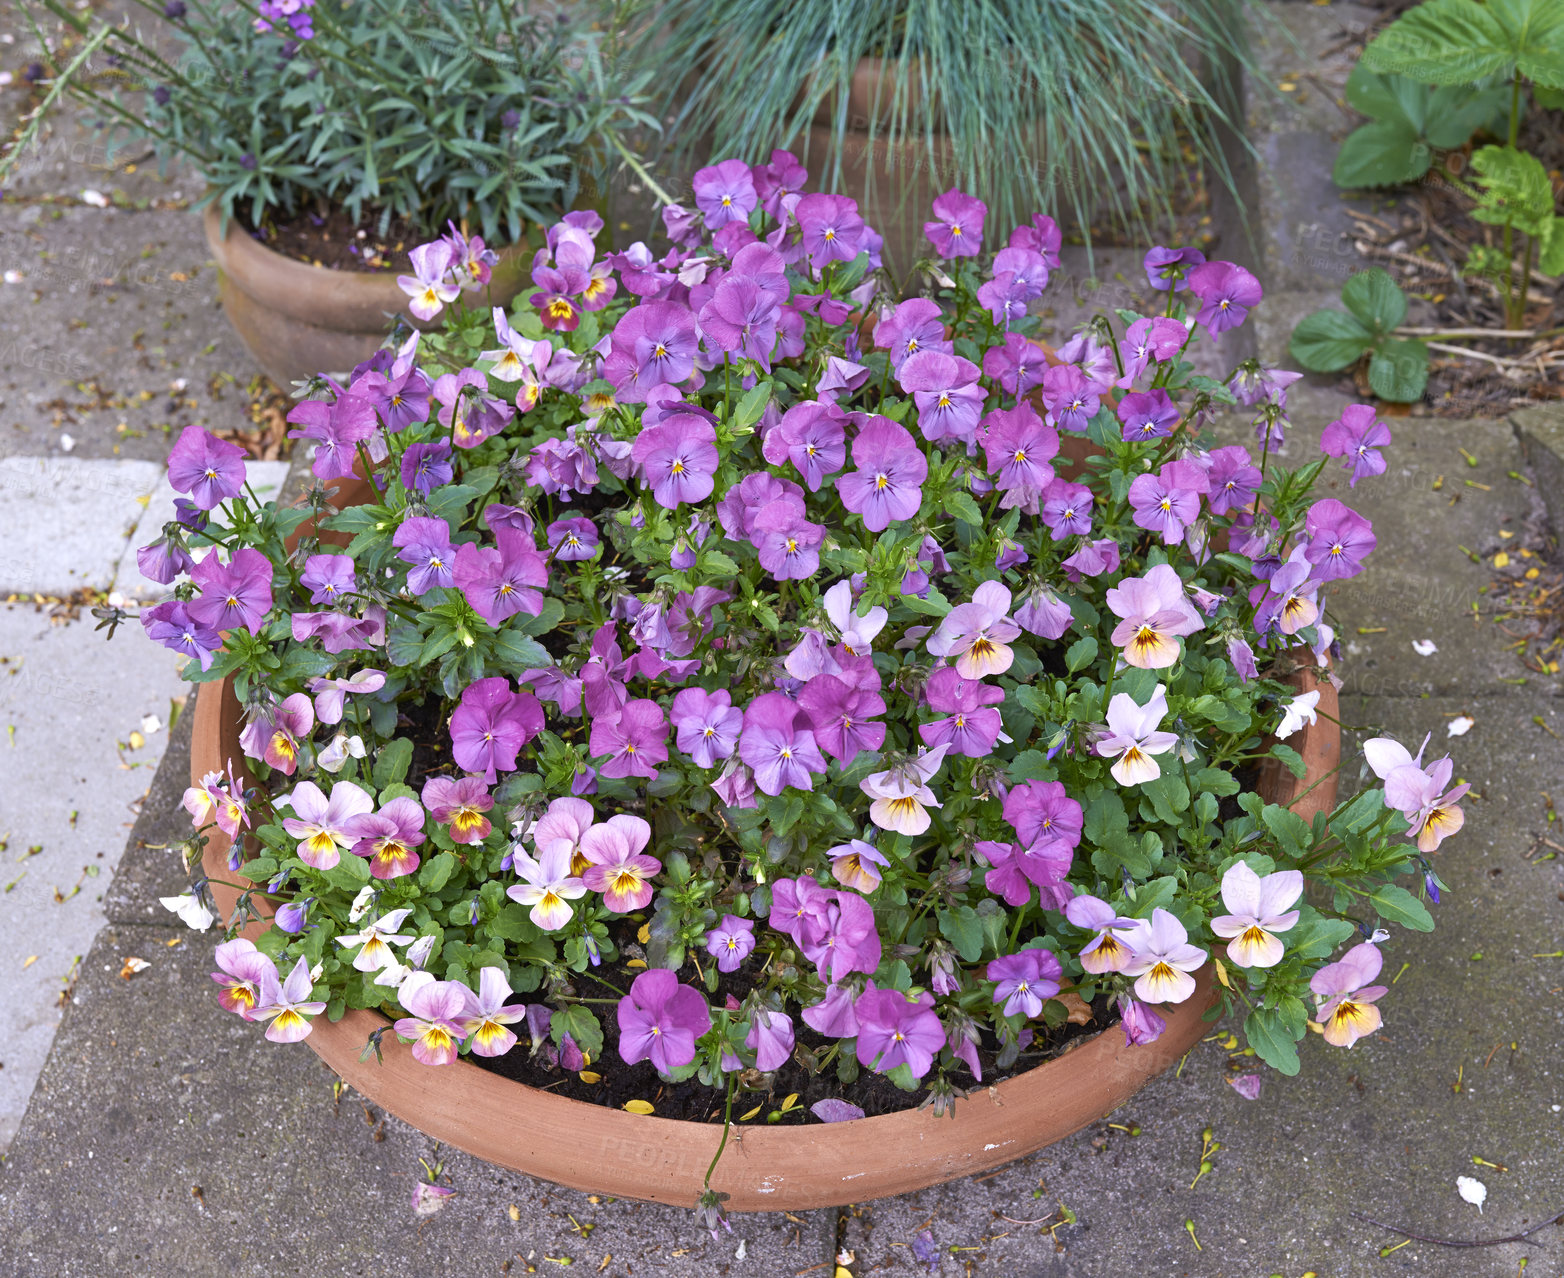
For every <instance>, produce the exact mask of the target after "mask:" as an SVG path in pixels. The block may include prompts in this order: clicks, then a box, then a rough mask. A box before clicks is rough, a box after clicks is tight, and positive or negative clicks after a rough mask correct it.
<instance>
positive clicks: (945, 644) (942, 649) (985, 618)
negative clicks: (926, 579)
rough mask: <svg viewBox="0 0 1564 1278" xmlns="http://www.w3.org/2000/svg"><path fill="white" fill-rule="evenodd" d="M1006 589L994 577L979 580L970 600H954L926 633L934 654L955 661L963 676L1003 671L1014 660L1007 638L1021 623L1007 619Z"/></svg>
mask: <svg viewBox="0 0 1564 1278" xmlns="http://www.w3.org/2000/svg"><path fill="white" fill-rule="evenodd" d="M1010 602H1011V594H1010V591H1009V590H1008V589H1007V588H1006V587H1005V586H1004V585H1002V584H1001V583H1000V582H997V581H985V582H981V583H979V585H978V587H977V589H975V590H974V591H973V592H972V601H971V602H970V603H964V604H957V605H956V607H954V608H952V609H951V610H950V611H949V612H948V613H946V614H945V618H944V620H943V621H941V622H940V624H939V626H938V627H937V628H936V629H935V631H934V633H933V634H931V635H930V636H929V637H928V640H927V643H928V649H929V651H930V652H931V653H933V654H934V655H935V656H936V657H948V658H950V659H951V660H953V661H954V662H955V663H956V669H957V670H958V671H959V672H960V673H961V677H962V678H963V679H982V678H985V677H987V676H988V675H998V674H1004V672H1005V671H1006V670H1008V669H1010V664H1011V662H1012V661H1014V660H1015V654H1014V653H1013V652H1012V651H1011V649H1010V640H1012V639H1014V638H1016V637H1017V636H1018V635H1019V634H1020V633H1021V627H1020V626H1018V625H1016V623H1015V622H1014V621H1012V620H1011V619H1010V616H1009V613H1010Z"/></svg>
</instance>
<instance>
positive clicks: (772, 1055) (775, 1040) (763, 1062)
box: [744, 1007, 793, 1073]
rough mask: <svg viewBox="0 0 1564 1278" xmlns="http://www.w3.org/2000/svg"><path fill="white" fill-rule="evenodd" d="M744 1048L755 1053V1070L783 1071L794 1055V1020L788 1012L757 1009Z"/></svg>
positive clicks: (766, 1071) (764, 1071)
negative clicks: (783, 1067)
mask: <svg viewBox="0 0 1564 1278" xmlns="http://www.w3.org/2000/svg"><path fill="white" fill-rule="evenodd" d="M744 1046H745V1047H748V1048H750V1049H751V1050H752V1051H753V1052H754V1053H755V1068H756V1069H758V1070H760V1071H761V1072H762V1073H769V1072H770V1071H771V1070H774V1069H781V1068H782V1066H784V1065H786V1064H787V1063H788V1060H789V1059H790V1058H791V1057H792V1055H793V1018H792V1017H791V1016H789V1015H788V1014H787V1013H786V1012H775V1011H772V1010H771V1009H770V1008H766V1007H757V1008H756V1009H755V1016H754V1020H753V1021H752V1022H751V1023H750V1030H749V1033H748V1034H746V1035H745V1036H744Z"/></svg>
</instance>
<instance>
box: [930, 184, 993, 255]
mask: <svg viewBox="0 0 1564 1278" xmlns="http://www.w3.org/2000/svg"><path fill="white" fill-rule="evenodd" d="M987 214H988V205H986V204H984V203H983V201H982V200H980V199H977V198H976V197H975V196H971V195H965V194H963V193H962V192H960V191H958V190H956V189H955V188H954V187H952V188H951V189H950V190H948V191H946V192H945V193H944V194H943V195H941V196H937V197H936V198H935V200H934V220H933V221H932V222H925V223H924V224H923V234H924V236H925V237H926V238H927V239H928V241H929V243H930V244H932V245H933V246H934V252H935V253H936V254H937V255H938V256H940V257H946V258H949V257H976V256H977V255H978V254H979V253H981V252H982V251H983V219H984V217H985V216H987Z"/></svg>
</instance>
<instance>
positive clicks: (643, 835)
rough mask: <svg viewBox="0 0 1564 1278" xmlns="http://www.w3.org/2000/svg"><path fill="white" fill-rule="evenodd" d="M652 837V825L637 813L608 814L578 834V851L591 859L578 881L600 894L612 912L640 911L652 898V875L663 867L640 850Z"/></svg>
mask: <svg viewBox="0 0 1564 1278" xmlns="http://www.w3.org/2000/svg"><path fill="white" fill-rule="evenodd" d="M651 838H652V827H651V826H650V825H648V824H647V823H646V822H645V821H644V820H642V819H641V818H640V817H638V816H626V815H619V816H612V817H609V818H608V820H607V821H604V822H603V823H602V824H601V825H594V826H593V827H592V828H591V829H590V830H588V831H587V832H586V833H585V834H583V835H582V836H581V852H582V855H584V856H585V857H586V859H587V860H588V861H589V862H591V864H590V865H588V866H587V868H586V871H585V873H583V874H582V876H581V881H582V882H583V883H585V884H586V885H587V887H589V888H591V889H592V890H593V891H594V892H601V893H602V894H603V904H604V905H606V906H607V907H608V908H609V909H610V910H612V911H613V912H614V913H615V914H628V913H629V912H630V911H631V910H644V909H645V908H646V907H647V906H648V905H650V904H651V900H652V884H651V878H652V875H654V874H656V873H657V871H659V870H660V869H662V868H663V866H662V862H661V861H659V860H658V859H657V858H656V857H654V856H646V855H644V854H643V853H642V851H641V849H642V848H644V847H645V846H646V845H647V844H648V843H649V842H650V841H651Z"/></svg>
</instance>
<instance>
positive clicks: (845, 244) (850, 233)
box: [793, 194, 864, 270]
mask: <svg viewBox="0 0 1564 1278" xmlns="http://www.w3.org/2000/svg"><path fill="white" fill-rule="evenodd" d="M793 216H794V218H796V219H797V221H798V229H799V231H800V233H801V234H802V235H803V241H804V251H805V252H806V253H808V254H809V264H810V265H811V266H813V267H814V268H815V269H816V270H819V269H821V268H822V267H824V266H828V265H830V264H831V263H832V262H850V261H852V260H853V258H855V257H857V256H858V253H859V251H860V250H861V249H862V247H863V231H864V225H863V218H862V217H860V216H859V214H858V205H857V203H856V202H855V201H853V200H850V199H848V198H847V196H845V195H824V194H815V195H806V196H804V197H803V199H801V200H799V202H798V203H797V204H796V205H795V206H794V207H793Z"/></svg>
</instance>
